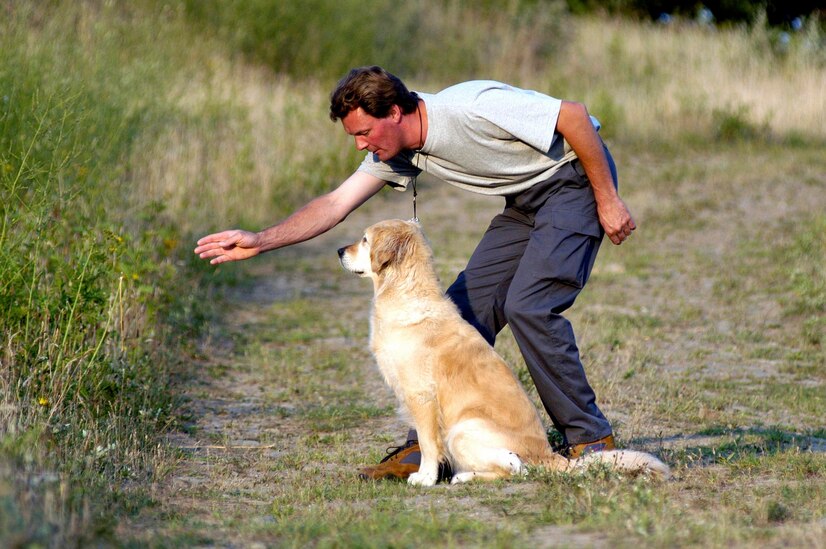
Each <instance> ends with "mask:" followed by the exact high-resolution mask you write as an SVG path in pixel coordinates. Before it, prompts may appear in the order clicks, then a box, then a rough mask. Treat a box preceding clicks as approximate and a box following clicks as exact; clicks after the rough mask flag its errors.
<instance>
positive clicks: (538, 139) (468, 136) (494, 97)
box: [359, 80, 599, 195]
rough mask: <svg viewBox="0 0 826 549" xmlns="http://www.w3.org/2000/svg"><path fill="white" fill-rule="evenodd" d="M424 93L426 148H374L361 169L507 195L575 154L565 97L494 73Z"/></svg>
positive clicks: (398, 180)
mask: <svg viewBox="0 0 826 549" xmlns="http://www.w3.org/2000/svg"><path fill="white" fill-rule="evenodd" d="M419 97H420V98H421V99H422V100H423V101H424V103H425V105H426V107H427V121H428V130H427V138H426V139H425V143H424V145H423V146H422V148H421V149H420V150H418V151H402V152H401V153H399V154H398V155H396V156H395V157H393V158H391V159H390V160H387V161H385V162H382V161H380V160H378V158H377V157H376V156H375V155H374V154H373V153H369V152H368V153H367V156H366V158H365V159H364V161H363V162H362V164H361V166H360V167H359V170H360V171H364V172H367V173H369V174H371V175H374V176H376V177H378V178H380V179H382V180H384V181H387V182H388V184H390V185H392V186H393V187H396V188H397V189H399V190H404V189H406V188H407V186H408V185H409V184H410V183H411V182H412V181H413V180H414V179H415V178H416V176H418V175H419V174H420V173H421V172H422V171H424V172H426V173H428V174H430V175H433V176H435V177H437V178H439V179H441V180H442V181H445V182H447V183H450V184H451V185H455V186H457V187H460V188H463V189H466V190H469V191H473V192H477V193H481V194H490V195H508V194H515V193H518V192H521V191H523V190H525V189H527V188H530V187H531V186H533V185H534V184H536V183H538V182H540V181H545V180H546V179H548V178H549V177H550V176H551V175H553V174H554V172H556V171H557V170H558V169H559V168H560V166H562V165H563V164H565V163H566V162H570V161H571V160H573V159H574V158H576V155H575V153H574V152H573V151H572V150H571V148H570V146H568V145H567V143H566V142H565V140H564V139H563V138H562V136H561V135H559V134H558V133H557V132H556V123H557V119H558V117H559V109H560V106H561V104H562V101H561V100H559V99H556V98H553V97H550V96H548V95H545V94H542V93H538V92H535V91H530V90H523V89H519V88H515V87H513V86H509V85H507V84H503V83H501V82H495V81H490V80H485V81H472V82H465V83H462V84H457V85H455V86H452V87H449V88H447V89H445V90H443V91H441V92H439V93H436V94H425V93H419ZM592 121H593V122H594V124H595V126H596V127H597V128H598V127H599V126H598V122H596V119H593V118H592Z"/></svg>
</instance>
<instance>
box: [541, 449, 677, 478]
mask: <svg viewBox="0 0 826 549" xmlns="http://www.w3.org/2000/svg"><path fill="white" fill-rule="evenodd" d="M531 461H532V462H533V464H535V465H539V466H541V467H545V468H546V469H549V470H552V471H576V470H584V469H586V468H588V467H589V466H592V465H596V464H603V465H605V466H607V467H609V468H611V469H613V470H616V471H620V472H623V473H632V474H647V475H650V476H652V477H654V478H656V479H659V480H667V479H668V478H670V477H671V469H669V467H668V465H666V464H665V463H663V462H662V461H660V460H659V459H657V458H656V457H654V456H652V455H651V454H646V453H645V452H638V451H635V450H608V451H603V452H593V453H591V454H588V455H586V456H583V457H581V458H577V459H570V460H569V459H565V458H564V457H562V456H561V455H559V454H557V453H555V452H552V451H551V450H550V449H548V454H547V455H543V456H542V457H540V458H539V459H536V460H531Z"/></svg>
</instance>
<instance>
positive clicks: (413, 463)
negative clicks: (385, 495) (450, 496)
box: [359, 438, 453, 482]
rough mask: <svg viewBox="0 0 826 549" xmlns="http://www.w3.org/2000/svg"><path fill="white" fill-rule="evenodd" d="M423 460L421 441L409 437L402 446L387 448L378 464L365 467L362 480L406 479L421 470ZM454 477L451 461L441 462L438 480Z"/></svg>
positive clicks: (360, 475) (361, 474) (360, 476)
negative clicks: (385, 453) (384, 455)
mask: <svg viewBox="0 0 826 549" xmlns="http://www.w3.org/2000/svg"><path fill="white" fill-rule="evenodd" d="M421 462H422V452H421V449H420V448H419V441H417V440H414V439H410V438H408V439H407V442H405V443H404V444H403V445H401V446H391V447H390V448H388V449H387V456H386V457H385V458H384V459H382V460H381V462H380V463H379V464H378V465H374V466H371V467H365V468H364V469H362V470H361V473H359V478H361V479H362V480H382V479H392V480H405V479H406V478H407V477H409V476H410V475H412V474H413V473H415V472H417V471H418V470H419V465H421ZM452 477H453V471H452V470H451V468H450V464H449V463H440V464H439V477H438V481H439V482H443V481H447V480H450V479H451V478H452Z"/></svg>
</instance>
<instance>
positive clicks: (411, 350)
mask: <svg viewBox="0 0 826 549" xmlns="http://www.w3.org/2000/svg"><path fill="white" fill-rule="evenodd" d="M338 255H339V258H340V260H341V264H342V266H343V267H344V268H345V269H346V270H348V271H350V272H352V273H355V274H357V275H359V276H362V277H369V278H371V279H372V280H373V288H374V292H375V297H374V300H373V311H372V318H371V323H370V347H371V350H372V352H373V354H374V355H375V357H376V362H377V363H378V366H379V369H380V370H381V373H382V374H383V375H384V379H385V381H386V382H387V384H388V385H389V386H390V387H391V388H392V389H393V391H394V392H395V394H396V397H397V398H398V400H399V403H400V406H401V410H402V413H403V414H404V415H406V416H407V417H408V418H409V419H410V420H411V423H412V425H413V427H414V428H415V429H416V431H417V432H418V436H419V445H420V447H421V453H422V460H421V465H420V466H419V471H418V472H417V473H413V474H412V475H411V476H410V478H409V479H408V482H409V483H410V484H415V485H421V486H433V485H434V484H436V481H437V479H438V468H439V462H440V461H444V460H446V461H449V462H450V465H451V467H452V469H453V471H454V476H453V478H452V480H451V483H454V484H455V483H459V482H467V481H469V480H473V479H496V478H502V477H507V476H510V475H514V474H522V473H524V472H525V471H526V467H525V466H526V465H539V466H543V467H545V468H547V469H551V470H560V471H561V470H568V469H572V468H575V467H581V466H583V465H585V464H587V463H593V462H601V463H606V464H608V465H609V466H611V467H614V468H616V469H618V470H623V471H634V472H648V473H651V474H652V475H654V476H657V477H668V476H669V475H670V472H669V469H668V466H666V465H665V464H664V463H662V462H661V461H659V460H658V459H657V458H655V457H654V456H652V455H649V454H645V453H643V452H635V451H629V450H615V451H610V452H596V453H592V454H589V455H587V456H585V457H583V458H579V459H577V460H568V459H566V458H564V457H563V456H561V455H559V454H556V453H554V452H553V450H552V449H551V446H550V444H549V443H548V439H547V437H546V434H545V429H544V428H543V426H542V422H541V420H540V419H539V414H538V413H537V411H536V408H535V407H534V405H533V404H532V403H531V401H530V399H529V398H528V395H527V394H526V393H525V391H524V389H523V388H522V386H521V385H520V383H519V381H518V380H517V378H516V377H515V376H514V374H513V372H512V371H511V369H510V368H509V367H508V365H507V364H506V363H505V362H504V360H503V359H502V358H501V357H500V356H499V355H498V354H497V353H496V352H495V351H494V350H493V348H492V347H491V346H490V345H489V344H488V343H487V341H485V339H484V338H483V337H482V336H481V335H480V334H479V333H478V332H477V331H476V330H475V329H474V328H473V327H472V326H471V325H470V324H468V323H467V322H466V321H465V320H464V319H462V317H461V315H460V314H459V310H458V309H457V308H456V306H455V305H454V304H453V302H451V301H450V300H449V299H448V298H447V297H445V295H444V293H443V292H442V289H441V288H440V286H439V281H438V278H437V276H436V272H435V270H434V267H433V254H432V251H431V250H430V247H429V245H428V244H427V242H426V240H425V238H424V235H423V234H422V232H421V230H420V228H419V226H418V225H417V224H416V223H413V222H408V221H401V220H391V221H383V222H380V223H377V224H375V225H373V226H371V227H369V228H368V229H367V230H366V231H365V234H364V237H363V238H362V239H361V241H360V242H357V243H355V244H352V245H350V246H347V247H346V248H341V249H339V250H338Z"/></svg>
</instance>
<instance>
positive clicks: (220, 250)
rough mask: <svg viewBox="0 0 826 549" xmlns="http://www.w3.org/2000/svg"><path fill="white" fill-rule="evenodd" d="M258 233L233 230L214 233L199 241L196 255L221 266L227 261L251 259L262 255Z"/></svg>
mask: <svg viewBox="0 0 826 549" xmlns="http://www.w3.org/2000/svg"><path fill="white" fill-rule="evenodd" d="M260 240H261V239H260V237H259V235H258V233H252V232H249V231H241V230H232V231H223V232H220V233H214V234H211V235H208V236H205V237H203V238H202V239H200V240H199V241H198V247H197V248H195V253H196V254H198V257H200V258H201V259H210V258H212V259H211V260H210V263H211V264H212V265H219V264H221V263H226V262H227V261H239V260H241V259H249V258H250V257H254V256H256V255H258V254H259V253H261V242H260Z"/></svg>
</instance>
